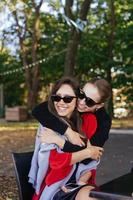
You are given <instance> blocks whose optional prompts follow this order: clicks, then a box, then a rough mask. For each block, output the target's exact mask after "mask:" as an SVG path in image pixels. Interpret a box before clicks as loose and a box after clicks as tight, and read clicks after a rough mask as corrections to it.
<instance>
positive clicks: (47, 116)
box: [32, 102, 111, 163]
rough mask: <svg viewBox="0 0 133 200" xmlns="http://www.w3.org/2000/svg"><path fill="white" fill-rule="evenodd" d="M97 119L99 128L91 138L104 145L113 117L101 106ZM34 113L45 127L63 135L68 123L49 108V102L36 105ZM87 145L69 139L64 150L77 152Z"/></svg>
mask: <svg viewBox="0 0 133 200" xmlns="http://www.w3.org/2000/svg"><path fill="white" fill-rule="evenodd" d="M94 114H95V116H96V119H97V124H98V125H97V130H96V132H95V134H94V135H93V136H92V138H91V139H90V142H91V144H92V145H95V146H100V147H103V145H104V143H105V142H106V140H107V139H108V137H109V131H110V128H111V118H110V117H109V115H108V114H107V113H106V111H105V108H104V107H103V108H100V109H99V110H97V111H96V112H95V113H94ZM32 115H33V116H34V117H35V118H36V119H37V120H38V121H39V122H40V123H41V124H42V125H43V126H45V127H47V128H50V129H52V130H54V131H57V132H58V133H60V134H61V135H63V134H64V133H65V131H66V130H67V128H68V125H67V124H65V123H64V122H63V121H61V120H60V119H59V118H58V117H56V116H54V115H53V114H52V113H50V112H49V110H48V103H47V102H43V103H41V104H39V105H38V106H36V107H35V108H34V109H33V111H32ZM84 148H85V147H80V146H78V145H73V144H72V143H70V142H69V141H66V142H65V145H64V147H63V149H62V150H63V151H64V152H77V151H80V150H82V149H84ZM89 160H91V159H85V160H84V163H88V161H89Z"/></svg>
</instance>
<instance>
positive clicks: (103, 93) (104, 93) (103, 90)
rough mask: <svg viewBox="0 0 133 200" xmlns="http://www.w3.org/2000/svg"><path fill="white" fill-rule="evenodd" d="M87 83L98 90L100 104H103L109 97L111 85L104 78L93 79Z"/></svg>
mask: <svg viewBox="0 0 133 200" xmlns="http://www.w3.org/2000/svg"><path fill="white" fill-rule="evenodd" d="M89 83H92V84H94V85H95V86H96V87H97V88H98V91H99V94H100V97H101V100H100V102H105V101H107V100H108V99H109V98H110V97H111V85H110V84H109V83H108V81H106V80H105V79H104V78H93V79H92V80H90V81H89Z"/></svg>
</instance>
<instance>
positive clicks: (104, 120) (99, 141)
mask: <svg viewBox="0 0 133 200" xmlns="http://www.w3.org/2000/svg"><path fill="white" fill-rule="evenodd" d="M96 118H97V123H98V126H97V130H96V133H95V134H94V135H93V137H92V138H91V139H90V142H91V144H92V145H96V146H99V147H103V146H104V144H105V142H106V141H107V140H108V138H109V131H110V128H111V118H110V117H109V115H108V114H107V113H106V112H105V111H104V109H103V110H102V111H100V112H99V111H97V113H96Z"/></svg>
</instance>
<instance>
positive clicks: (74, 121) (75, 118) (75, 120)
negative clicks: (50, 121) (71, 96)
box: [48, 77, 81, 132]
mask: <svg viewBox="0 0 133 200" xmlns="http://www.w3.org/2000/svg"><path fill="white" fill-rule="evenodd" d="M64 84H67V85H69V86H70V87H71V88H72V89H73V91H74V93H75V96H76V97H77V95H78V91H79V83H78V81H77V80H76V79H74V78H72V77H62V78H61V79H59V80H58V81H57V82H56V83H55V84H54V86H53V88H52V90H51V93H50V95H49V98H48V109H49V111H50V112H51V113H52V114H53V115H55V116H56V117H58V118H59V119H60V120H63V121H64V122H65V123H67V124H68V125H69V126H70V127H71V128H72V129H73V130H75V131H78V132H81V131H80V129H81V118H80V115H79V113H78V111H77V108H76V107H75V110H74V111H73V113H72V115H71V117H70V119H68V118H66V117H60V116H59V115H58V113H57V111H56V109H55V106H54V103H53V101H52V99H51V96H52V95H54V94H56V92H57V91H58V90H59V88H60V87H61V86H62V85H64Z"/></svg>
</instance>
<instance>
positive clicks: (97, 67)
mask: <svg viewBox="0 0 133 200" xmlns="http://www.w3.org/2000/svg"><path fill="white" fill-rule="evenodd" d="M23 2H24V3H25V4H26V5H28V6H27V7H26V8H25V12H26V13H27V16H28V21H27V23H28V24H27V26H28V31H27V33H26V34H27V35H26V40H25V44H26V47H27V57H28V62H29V64H31V62H32V58H31V53H30V52H31V48H32V37H31V35H32V25H33V19H34V17H35V15H34V9H33V5H32V2H31V1H28V0H27V1H23ZM50 2H51V4H52V7H51V11H52V12H53V11H54V10H55V8H56V9H57V10H58V11H59V8H60V6H61V5H60V1H50ZM109 2H110V1H108V0H99V1H98V0H94V1H93V3H92V6H91V9H90V12H89V13H88V17H87V19H88V24H87V26H86V28H85V31H84V32H83V34H82V40H81V43H80V47H79V51H78V54H77V60H76V67H75V75H76V76H77V77H78V78H79V80H82V81H80V82H85V81H88V80H89V79H90V78H92V77H94V76H102V77H105V78H107V76H108V72H109V71H111V72H112V83H111V84H112V87H113V88H119V89H120V88H122V94H123V95H124V96H126V97H127V98H126V103H127V105H129V106H130V105H132V101H133V94H132V85H133V78H132V73H133V61H132V55H133V43H132V35H133V22H132V21H133V18H132V17H133V15H132V13H133V7H132V2H131V1H130V0H127V1H123V0H117V1H114V2H115V3H114V4H115V18H116V24H115V33H114V43H113V52H112V53H113V59H112V60H110V58H109V35H110V31H111V28H110V23H109V22H110V21H109V20H110V15H111V11H110V8H109ZM80 3H81V1H78V2H77V4H76V5H75V7H74V8H73V9H75V21H76V16H77V15H76V14H77V12H78V9H77V10H76V6H77V8H78V6H79V5H80ZM94 5H95V6H94ZM1 12H2V11H1ZM20 18H21V22H23V23H22V30H23V25H24V22H25V17H24V15H21V16H20ZM40 21H41V24H40V36H41V37H40V40H39V43H38V49H39V50H38V55H37V56H38V60H41V59H45V62H42V63H40V80H41V84H40V90H41V88H42V87H43V86H47V85H48V84H49V83H51V82H54V81H55V80H57V79H58V78H60V77H61V76H62V75H63V72H64V60H65V52H62V51H63V50H65V49H66V47H67V42H68V38H69V35H68V29H70V27H69V26H68V25H67V23H66V22H65V21H64V19H63V18H62V16H61V14H56V15H53V13H46V12H44V11H43V12H42V13H41V18H40ZM15 28H16V27H15V25H14V23H13V25H12V26H11V27H10V28H9V29H8V30H6V35H7V34H8V36H9V37H8V38H7V41H8V42H9V43H10V44H12V41H16V44H18V43H17V37H16V35H17V34H16V29H15ZM22 30H21V31H22ZM22 33H23V31H22ZM16 47H17V51H16V56H14V57H13V56H11V55H10V54H9V52H5V53H4V54H2V53H1V54H0V65H1V66H0V73H1V72H4V71H8V70H12V69H16V68H19V67H22V64H21V62H22V61H21V58H20V53H21V52H20V50H19V49H20V48H19V46H17V45H16ZM4 48H5V49H6V46H4ZM59 52H62V53H60V54H57V53H59ZM33 70H34V67H33ZM23 75H24V73H23V72H22V73H14V74H9V75H6V76H3V77H2V79H0V81H1V82H3V83H4V89H5V91H4V92H5V103H6V104H7V105H17V104H24V103H25V93H26V91H27V88H25V82H24V76H23Z"/></svg>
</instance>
